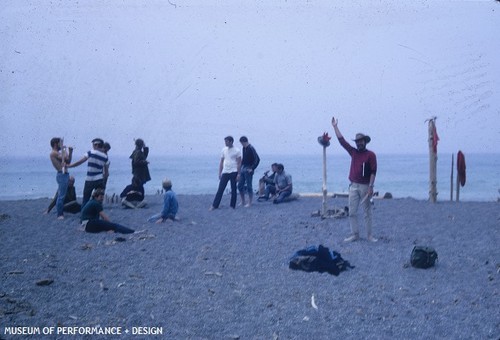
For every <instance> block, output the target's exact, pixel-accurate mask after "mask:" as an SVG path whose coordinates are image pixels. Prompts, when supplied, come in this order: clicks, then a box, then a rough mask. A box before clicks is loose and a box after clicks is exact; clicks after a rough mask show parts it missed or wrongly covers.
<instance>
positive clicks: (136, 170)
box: [130, 138, 151, 185]
mask: <svg viewBox="0 0 500 340" xmlns="http://www.w3.org/2000/svg"><path fill="white" fill-rule="evenodd" d="M148 154H149V148H148V147H147V146H146V145H145V144H144V141H143V140H142V139H140V138H137V139H136V140H135V150H134V151H133V152H132V154H131V155H130V159H131V160H132V174H133V175H134V176H137V177H138V178H139V179H140V180H141V184H143V185H144V184H146V182H148V181H150V180H151V176H150V175H149V168H148V164H149V161H148V160H147V158H148Z"/></svg>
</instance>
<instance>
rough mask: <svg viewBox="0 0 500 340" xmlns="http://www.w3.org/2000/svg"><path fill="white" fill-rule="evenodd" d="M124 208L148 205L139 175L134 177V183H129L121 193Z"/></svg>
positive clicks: (137, 207)
mask: <svg viewBox="0 0 500 340" xmlns="http://www.w3.org/2000/svg"><path fill="white" fill-rule="evenodd" d="M120 197H121V198H122V206H123V207H124V208H131V209H139V208H144V207H145V206H146V201H145V200H144V186H143V185H142V183H141V180H140V179H139V177H137V176H134V177H132V183H131V184H129V185H127V186H126V187H125V189H123V191H122V193H121V194H120Z"/></svg>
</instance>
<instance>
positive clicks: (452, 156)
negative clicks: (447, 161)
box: [450, 154, 455, 201]
mask: <svg viewBox="0 0 500 340" xmlns="http://www.w3.org/2000/svg"><path fill="white" fill-rule="evenodd" d="M454 161H455V154H451V177H450V201H453V167H454V166H455V162H454Z"/></svg>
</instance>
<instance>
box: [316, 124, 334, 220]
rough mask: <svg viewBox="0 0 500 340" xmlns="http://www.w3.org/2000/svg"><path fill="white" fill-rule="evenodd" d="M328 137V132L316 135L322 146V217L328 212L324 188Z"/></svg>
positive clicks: (326, 193)
mask: <svg viewBox="0 0 500 340" xmlns="http://www.w3.org/2000/svg"><path fill="white" fill-rule="evenodd" d="M330 139H331V137H330V136H328V133H326V132H325V133H323V136H319V137H318V143H319V144H321V146H322V147H323V186H322V191H323V205H322V208H321V216H322V217H323V218H326V215H327V213H328V207H327V195H328V192H327V189H326V148H327V147H329V146H330Z"/></svg>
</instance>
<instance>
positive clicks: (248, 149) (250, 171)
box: [210, 136, 260, 210]
mask: <svg viewBox="0 0 500 340" xmlns="http://www.w3.org/2000/svg"><path fill="white" fill-rule="evenodd" d="M240 143H241V145H242V146H243V151H240V149H239V148H237V147H235V146H234V138H233V137H232V136H227V137H225V138H224V144H225V146H224V148H223V149H222V151H221V158H220V162H219V187H218V189H217V193H216V194H215V198H214V200H213V203H212V206H211V207H210V210H214V209H217V208H219V205H220V201H221V199H222V195H223V194H224V190H225V189H226V187H227V184H228V183H229V182H230V183H231V202H230V206H231V208H236V199H237V191H236V190H237V189H238V190H239V192H240V196H241V204H242V205H243V206H245V207H250V206H251V205H252V200H253V187H252V181H253V175H254V173H255V169H256V168H257V167H258V166H259V163H260V158H259V155H258V154H257V151H256V150H255V148H254V147H253V146H252V145H251V144H250V143H249V142H248V138H247V137H245V136H242V137H241V138H240ZM247 198H248V200H247Z"/></svg>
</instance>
